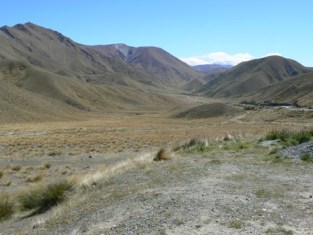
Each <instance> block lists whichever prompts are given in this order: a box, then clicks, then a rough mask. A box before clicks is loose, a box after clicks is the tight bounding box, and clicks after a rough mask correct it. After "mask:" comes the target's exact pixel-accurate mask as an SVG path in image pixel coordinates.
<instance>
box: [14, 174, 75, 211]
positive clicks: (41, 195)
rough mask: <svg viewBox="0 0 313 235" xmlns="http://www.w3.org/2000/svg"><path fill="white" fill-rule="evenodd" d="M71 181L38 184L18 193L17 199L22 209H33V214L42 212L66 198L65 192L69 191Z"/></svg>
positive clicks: (71, 184) (71, 185)
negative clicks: (29, 189)
mask: <svg viewBox="0 0 313 235" xmlns="http://www.w3.org/2000/svg"><path fill="white" fill-rule="evenodd" d="M72 187H73V183H71V182H69V181H67V180H64V181H59V182H54V183H50V184H48V185H38V186H37V187H36V188H35V189H33V190H31V191H29V192H24V193H22V194H21V195H20V197H19V201H20V203H21V206H22V209H24V210H33V209H34V210H35V211H34V213H33V214H39V213H43V212H45V211H47V210H49V209H50V208H51V207H53V206H55V205H57V204H59V203H61V202H62V201H64V200H65V198H66V192H68V191H70V190H71V189H72Z"/></svg>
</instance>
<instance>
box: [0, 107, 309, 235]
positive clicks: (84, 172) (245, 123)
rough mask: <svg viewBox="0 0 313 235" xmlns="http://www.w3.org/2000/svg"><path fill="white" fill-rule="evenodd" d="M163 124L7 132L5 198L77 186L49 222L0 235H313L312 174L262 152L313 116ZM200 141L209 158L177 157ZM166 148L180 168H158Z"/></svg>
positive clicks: (19, 219) (1, 152)
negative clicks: (273, 135) (270, 139)
mask: <svg viewBox="0 0 313 235" xmlns="http://www.w3.org/2000/svg"><path fill="white" fill-rule="evenodd" d="M164 116H165V115H160V114H144V113H143V114H133V115H129V114H124V115H120V114H119V115H118V114H110V115H106V116H97V117H96V116H94V117H93V118H92V119H90V120H87V121H81V122H53V123H40V124H25V123H24V124H16V125H13V124H7V125H4V124H3V125H1V128H0V156H1V157H0V166H1V167H0V171H1V173H2V174H1V177H0V188H1V191H2V193H3V192H5V193H7V194H9V195H18V194H19V193H21V192H23V190H28V189H29V188H33V187H35V185H38V184H47V183H49V182H51V180H52V179H53V180H57V179H70V180H73V181H74V182H75V186H74V189H73V191H71V192H69V194H68V195H67V200H66V201H65V202H63V203H61V204H60V205H58V206H55V207H53V208H52V209H50V210H48V211H47V212H45V213H43V214H37V215H34V216H29V212H27V211H26V212H25V211H18V212H16V213H15V214H13V217H12V218H11V219H9V220H7V221H3V222H0V234H264V233H267V234H310V233H311V228H312V226H313V224H312V221H311V218H312V215H313V209H312V205H313V201H312V198H311V196H312V194H313V191H312V188H313V184H312V176H313V175H312V174H313V171H312V167H313V164H311V163H307V162H302V161H293V160H287V159H278V160H277V158H275V156H273V155H272V154H271V152H272V151H273V148H275V146H261V145H260V144H259V143H258V140H259V139H260V138H261V137H263V136H264V134H265V133H267V132H268V131H270V130H273V129H290V130H299V129H306V128H312V126H313V124H312V116H311V114H310V113H302V112H300V113H298V111H294V110H293V111H289V110H283V109H282V110H279V109H275V110H269V109H264V110H263V109H262V110H252V111H244V112H242V113H240V114H238V115H236V116H227V117H217V118H207V119H193V120H191V119H174V118H168V117H164ZM225 136H227V139H228V138H229V139H230V140H228V141H225V140H223V139H224V137H225ZM195 137H196V138H199V139H205V140H206V145H205V148H204V149H201V150H187V151H185V150H184V151H183V150H178V151H173V148H174V147H176V146H180V145H182V144H183V143H186V141H188V140H190V139H192V138H195ZM160 148H166V149H168V150H169V151H171V155H172V159H171V160H169V161H164V162H154V161H153V160H152V159H153V157H154V155H155V153H156V152H157V150H159V149H160ZM12 197H13V196H12Z"/></svg>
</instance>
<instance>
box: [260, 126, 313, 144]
mask: <svg viewBox="0 0 313 235" xmlns="http://www.w3.org/2000/svg"><path fill="white" fill-rule="evenodd" d="M312 139H313V130H302V131H298V132H295V131H288V130H272V131H270V132H269V133H267V134H266V136H265V140H280V141H282V142H283V143H284V145H285V146H292V145H297V144H302V143H305V142H308V141H310V140H312Z"/></svg>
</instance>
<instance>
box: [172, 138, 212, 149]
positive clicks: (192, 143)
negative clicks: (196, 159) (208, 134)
mask: <svg viewBox="0 0 313 235" xmlns="http://www.w3.org/2000/svg"><path fill="white" fill-rule="evenodd" d="M207 146H208V141H206V140H202V139H199V138H192V139H191V140H189V141H188V142H186V143H185V144H183V145H180V146H177V147H175V148H174V149H173V151H175V152H177V151H183V152H205V149H206V147H207Z"/></svg>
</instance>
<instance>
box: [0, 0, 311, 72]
mask: <svg viewBox="0 0 313 235" xmlns="http://www.w3.org/2000/svg"><path fill="white" fill-rule="evenodd" d="M312 9H313V1H312V0H297V1H296V0H214V1H210V0H89V1H87V0H62V1H61V0H54V1H39V0H28V1H24V0H20V1H18V0H10V1H2V2H1V14H0V25H9V26H13V25H15V24H17V23H26V22H33V23H35V24H38V25H41V26H43V27H47V28H51V29H54V30H57V31H59V32H61V33H62V34H64V35H66V36H68V37H70V38H72V39H73V40H74V41H76V42H79V43H82V44H88V45H95V44H112V43H126V44H128V45H131V46H157V47H161V48H163V49H165V50H167V51H168V52H170V53H171V54H173V55H175V56H176V57H179V58H182V59H184V60H185V61H187V62H189V63H204V62H207V63H213V62H227V61H228V62H229V63H233V64H236V63H238V62H240V61H243V60H248V59H252V58H259V57H264V56H266V55H269V54H280V55H282V56H284V57H288V58H292V59H295V60H297V61H299V62H300V63H302V64H304V65H306V66H313V46H312V42H313V14H312Z"/></svg>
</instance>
